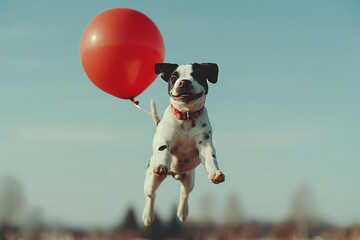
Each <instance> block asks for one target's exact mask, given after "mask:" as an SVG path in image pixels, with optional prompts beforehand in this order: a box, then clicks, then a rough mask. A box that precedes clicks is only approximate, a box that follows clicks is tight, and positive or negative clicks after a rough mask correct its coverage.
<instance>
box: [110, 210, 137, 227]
mask: <svg viewBox="0 0 360 240" xmlns="http://www.w3.org/2000/svg"><path fill="white" fill-rule="evenodd" d="M135 216H136V214H135V211H134V208H133V207H129V208H128V210H127V212H126V214H125V217H124V220H123V221H122V223H121V224H120V226H119V227H117V229H116V230H118V231H138V230H139V225H138V223H137V221H136V217H135Z"/></svg>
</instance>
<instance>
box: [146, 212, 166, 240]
mask: <svg viewBox="0 0 360 240" xmlns="http://www.w3.org/2000/svg"><path fill="white" fill-rule="evenodd" d="M143 237H145V238H148V239H154V240H162V239H165V231H164V225H163V223H162V222H161V221H160V220H159V218H158V216H157V215H156V214H155V220H154V222H153V223H152V224H151V225H150V226H149V227H147V228H145V230H144V232H143Z"/></svg>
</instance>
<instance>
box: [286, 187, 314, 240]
mask: <svg viewBox="0 0 360 240" xmlns="http://www.w3.org/2000/svg"><path fill="white" fill-rule="evenodd" d="M315 219H316V215H315V207H314V202H313V198H312V194H311V191H310V189H309V188H307V187H302V188H300V189H299V190H298V191H297V192H296V194H295V195H294V198H293V201H292V209H291V213H290V220H292V221H293V222H295V225H296V229H297V233H298V235H299V236H300V237H304V238H307V237H308V236H309V228H310V225H311V224H313V223H314V222H315Z"/></svg>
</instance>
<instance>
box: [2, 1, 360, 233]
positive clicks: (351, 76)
mask: <svg viewBox="0 0 360 240" xmlns="http://www.w3.org/2000/svg"><path fill="white" fill-rule="evenodd" d="M115 7H127V8H132V9H136V10H138V11H141V12H143V13H144V14H146V15H147V16H149V17H150V18H151V19H152V20H153V21H154V22H155V24H156V25H157V26H158V28H159V29H160V31H161V33H162V35H163V38H164V42H165V49H166V53H165V54H166V56H165V61H167V62H175V63H191V62H216V63H217V64H218V65H219V68H220V75H219V81H218V84H216V85H211V86H210V91H209V95H208V99H207V102H206V106H207V108H208V110H209V114H210V120H211V123H212V125H213V129H214V136H213V138H214V144H215V146H216V150H217V155H218V159H219V165H220V168H221V170H223V172H224V173H225V174H226V182H225V183H222V184H220V185H214V184H212V183H211V182H210V180H208V179H207V177H206V173H205V170H204V168H203V166H199V168H198V169H197V172H196V174H197V175H196V183H195V189H194V191H193V192H192V193H191V196H190V215H189V220H202V219H204V217H207V218H210V219H211V218H213V219H214V221H216V222H218V223H221V222H222V221H224V217H223V216H224V215H223V213H224V212H225V211H226V209H227V206H228V203H229V201H228V200H229V199H230V200H231V201H237V202H238V206H239V210H238V211H241V214H240V215H241V216H242V217H243V218H244V219H263V220H269V221H281V220H282V219H285V218H287V217H288V215H289V213H290V209H291V208H292V201H293V198H294V197H295V196H296V195H297V194H298V193H299V192H302V191H303V189H306V192H307V196H308V197H309V198H310V199H311V200H309V202H311V209H313V213H314V214H315V215H316V216H317V217H318V218H321V219H326V220H327V221H330V222H332V223H335V224H340V225H348V224H351V223H359V222H360V180H359V169H360V161H359V160H360V154H359V153H360V152H359V151H360V150H359V149H360V141H359V136H360V134H359V133H360V124H359V123H360V109H359V102H360V94H359V90H360V81H359V80H360V67H359V61H360V28H359V26H360V3H359V2H358V1H355V0H354V1H351V0H349V1H325V0H323V1H321V0H319V1H309V0H308V1H266V0H263V1H250V0H249V1H222V2H220V1H201V2H200V1H190V0H185V1H166V0H163V1H146V0H142V1H133V0H127V1H110V0H103V1H70V0H64V1H45V0H43V1H41V0H33V1H25V0H23V1H20V0H19V1H10V0H1V1H0V81H1V82H0V202H1V199H3V200H2V203H3V202H4V201H5V202H6V201H8V200H6V196H9V192H7V191H8V189H9V188H8V187H6V186H9V183H10V186H13V187H14V188H10V189H15V190H14V191H15V192H16V193H15V196H19V199H20V200H19V201H18V202H15V201H10V202H13V203H14V204H15V209H20V208H17V207H16V206H21V211H20V210H18V211H17V212H16V213H8V212H7V213H6V214H10V215H11V214H13V215H18V216H16V217H14V219H22V220H21V221H25V222H26V218H31V219H34V218H35V219H39V221H40V220H41V221H45V222H61V223H66V224H68V225H73V226H80V227H94V226H96V227H108V226H112V225H113V224H114V223H117V222H119V220H120V218H122V216H123V214H124V212H125V210H126V209H127V208H128V206H134V207H135V209H136V211H137V216H138V218H139V219H140V216H141V212H142V207H143V204H144V196H143V181H144V174H145V169H146V166H147V164H148V161H149V157H150V155H151V141H152V137H153V134H154V132H155V126H154V124H153V121H152V120H151V117H150V116H149V115H147V114H145V113H143V112H141V111H139V110H137V109H136V108H135V107H134V106H133V105H132V104H131V103H130V101H126V100H120V99H117V98H115V97H113V96H111V95H108V94H106V93H104V92H102V91H101V90H99V89H98V88H96V87H95V86H94V85H93V84H92V83H91V82H90V80H88V79H87V77H86V75H85V73H84V71H83V69H82V67H81V64H80V59H79V41H80V37H81V34H82V31H83V30H84V28H85V26H86V25H87V23H88V22H89V21H90V20H91V19H92V18H93V17H95V16H96V15H97V14H99V13H100V12H102V11H104V10H107V9H110V8H115ZM151 98H153V99H154V100H155V102H156V103H157V106H158V111H159V112H161V113H162V112H163V111H164V109H165V107H166V106H167V105H168V95H167V86H166V84H165V83H164V82H163V81H162V80H161V79H160V78H158V79H156V80H155V82H154V83H153V84H152V85H151V86H150V87H149V88H148V89H147V90H146V91H145V92H144V93H143V94H142V95H141V96H139V97H138V98H137V100H139V101H140V106H142V107H143V108H144V109H149V108H150V107H149V101H150V99H151ZM179 188H180V184H179V182H176V181H175V180H174V179H172V178H171V177H169V178H168V179H167V180H166V181H165V182H164V183H163V184H162V186H161V187H160V188H159V190H158V192H157V199H156V203H155V206H156V210H157V212H158V213H159V215H160V216H161V217H163V218H169V217H170V213H172V209H173V206H174V205H176V204H177V202H178V198H179ZM4 199H5V200H4ZM234 199H235V200H234ZM16 204H18V205H16ZM3 209H4V208H3ZM7 209H8V208H7ZM209 209H211V210H209ZM0 210H1V206H0ZM2 213H3V212H2ZM206 215H207V216H206ZM3 216H4V215H3ZM215 216H217V217H216V218H215ZM219 216H220V217H219ZM24 219H25V220H24ZM19 221H20V220H19Z"/></svg>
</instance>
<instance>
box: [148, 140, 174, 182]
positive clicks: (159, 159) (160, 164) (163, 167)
mask: <svg viewBox="0 0 360 240" xmlns="http://www.w3.org/2000/svg"><path fill="white" fill-rule="evenodd" d="M170 148H171V146H170V143H169V141H166V140H165V139H163V138H160V139H159V138H157V139H155V140H154V143H153V154H154V163H153V164H152V165H153V167H154V168H153V172H154V173H155V174H157V175H159V176H163V175H167V174H168V172H169V168H170V164H171V154H170Z"/></svg>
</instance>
